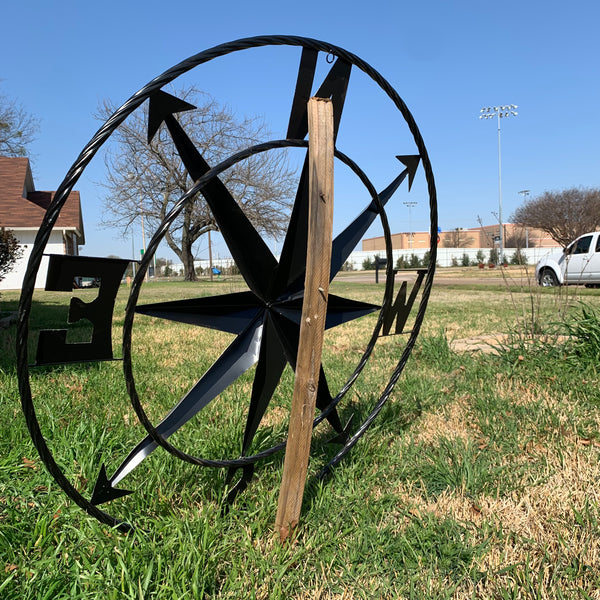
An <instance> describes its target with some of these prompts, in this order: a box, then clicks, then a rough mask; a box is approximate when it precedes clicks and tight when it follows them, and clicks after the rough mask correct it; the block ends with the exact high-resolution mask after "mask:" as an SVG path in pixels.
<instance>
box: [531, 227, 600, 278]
mask: <svg viewBox="0 0 600 600" xmlns="http://www.w3.org/2000/svg"><path fill="white" fill-rule="evenodd" d="M535 278H536V280H537V281H538V282H539V284H540V285H542V286H544V287H552V286H555V285H585V286H586V287H600V231H594V232H592V233H584V234H583V235H580V236H579V237H578V238H577V239H576V240H575V241H573V242H571V243H570V244H569V245H568V246H567V247H566V248H565V249H564V250H556V251H554V252H550V253H549V254H546V256H544V257H543V258H542V259H541V260H540V262H538V264H537V265H536V267H535Z"/></svg>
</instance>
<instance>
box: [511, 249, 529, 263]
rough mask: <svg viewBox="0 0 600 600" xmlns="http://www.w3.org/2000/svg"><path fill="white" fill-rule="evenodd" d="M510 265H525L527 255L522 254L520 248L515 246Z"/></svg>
mask: <svg viewBox="0 0 600 600" xmlns="http://www.w3.org/2000/svg"><path fill="white" fill-rule="evenodd" d="M510 264H511V265H526V264H527V256H525V254H523V253H522V252H521V250H520V248H517V249H516V251H515V253H514V254H513V255H512V256H511V258H510Z"/></svg>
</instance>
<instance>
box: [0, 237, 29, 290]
mask: <svg viewBox="0 0 600 600" xmlns="http://www.w3.org/2000/svg"><path fill="white" fill-rule="evenodd" d="M21 256H23V248H22V247H21V246H19V240H17V238H16V237H15V236H14V235H13V232H12V231H10V229H4V227H2V228H0V281H2V280H3V279H4V278H5V277H6V275H8V274H9V273H10V272H11V271H12V269H13V267H14V266H15V263H16V262H17V261H18V260H19V259H20V258H21Z"/></svg>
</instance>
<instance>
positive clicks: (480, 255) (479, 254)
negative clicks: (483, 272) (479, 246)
mask: <svg viewBox="0 0 600 600" xmlns="http://www.w3.org/2000/svg"><path fill="white" fill-rule="evenodd" d="M475 257H476V258H477V264H482V263H484V262H485V254H484V253H483V250H477V254H476V255H475Z"/></svg>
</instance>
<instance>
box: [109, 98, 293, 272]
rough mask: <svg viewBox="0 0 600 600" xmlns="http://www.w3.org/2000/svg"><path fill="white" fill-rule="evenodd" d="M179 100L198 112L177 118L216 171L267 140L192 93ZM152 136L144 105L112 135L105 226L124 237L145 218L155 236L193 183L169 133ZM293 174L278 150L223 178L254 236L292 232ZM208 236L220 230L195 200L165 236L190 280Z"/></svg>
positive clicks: (263, 132)
mask: <svg viewBox="0 0 600 600" xmlns="http://www.w3.org/2000/svg"><path fill="white" fill-rule="evenodd" d="M174 95H176V96H177V97H178V98H181V99H182V100H185V101H186V102H188V103H190V104H193V105H195V106H196V107H197V108H196V109H195V110H188V111H185V112H180V113H178V114H177V115H176V118H177V120H178V121H179V124H180V125H181V127H182V128H183V129H184V131H185V132H186V134H187V136H188V137H189V138H190V140H191V141H192V142H193V144H194V145H195V146H196V148H197V149H198V151H199V152H200V154H201V155H202V156H203V158H204V159H205V161H206V162H207V163H208V164H209V165H211V166H214V165H216V164H218V163H219V162H221V161H222V160H223V159H224V158H226V157H228V156H230V155H231V154H233V153H235V152H237V151H239V150H241V149H242V148H246V147H248V146H252V145H254V144H257V143H258V142H262V141H266V140H268V139H269V137H270V136H269V132H268V129H267V127H266V125H265V123H264V122H263V121H262V120H261V119H259V118H246V119H243V120H238V119H236V118H235V116H234V115H233V114H232V112H231V111H230V110H229V109H227V108H225V107H223V106H220V105H219V104H217V103H216V102H215V101H214V100H213V99H211V98H210V97H209V96H208V95H206V94H204V93H203V92H201V91H199V90H198V89H196V88H194V87H187V88H184V89H180V90H177V91H176V92H174ZM114 110H115V108H114V107H113V106H112V105H111V104H110V103H108V102H104V103H103V104H102V105H101V107H100V109H99V114H98V116H99V118H102V119H106V118H108V117H109V116H110V115H111V114H112V113H113V112H114ZM147 134H148V107H147V105H146V106H144V108H143V109H141V110H138V111H136V112H134V113H133V114H132V115H130V116H129V118H128V119H127V120H126V121H125V122H124V123H123V124H122V125H121V126H120V127H119V129H118V130H117V131H116V132H115V134H114V135H113V138H114V139H115V142H114V143H112V145H111V146H110V147H109V149H108V151H107V154H106V157H105V162H106V167H107V180H106V182H105V183H104V184H103V185H104V186H105V188H106V190H107V194H106V197H105V198H104V206H105V214H104V219H103V223H104V225H106V226H117V227H119V228H120V229H122V230H123V231H125V232H127V230H128V229H129V228H130V227H131V226H132V224H133V222H134V221H135V220H136V219H137V218H139V217H140V215H141V214H143V217H144V222H145V225H146V227H147V229H148V231H149V232H150V233H153V232H154V231H155V230H156V229H157V228H158V227H159V225H160V224H161V223H162V221H163V220H164V218H165V216H166V215H167V214H168V212H169V210H170V209H171V208H172V207H173V205H174V204H175V203H176V202H177V200H179V198H180V197H181V196H182V195H183V194H184V193H185V192H186V191H187V190H188V189H189V188H190V187H191V185H192V183H193V182H192V181H191V178H190V177H189V175H188V173H187V171H186V169H185V167H184V166H183V163H182V162H181V159H180V157H179V155H178V152H177V150H176V148H175V145H174V144H173V142H172V140H171V137H170V135H169V132H168V131H167V130H166V128H165V127H162V128H161V129H160V130H159V131H158V133H157V134H156V135H155V136H154V138H153V139H152V142H151V143H148V142H147V137H148V136H147ZM294 174H295V172H294V171H293V170H292V169H291V168H290V167H289V166H288V162H287V157H286V153H285V151H281V150H279V151H271V152H265V153H261V154H256V155H254V156H252V157H250V158H248V159H245V160H243V161H240V162H239V163H237V164H236V165H233V166H232V167H230V168H229V169H227V170H226V171H224V172H223V173H222V174H221V175H220V176H219V178H220V179H221V181H222V183H223V184H224V185H225V186H226V187H227V189H228V190H229V193H230V194H231V195H232V197H233V198H234V199H235V200H236V201H237V202H238V204H239V205H240V206H241V207H242V208H243V210H244V212H245V213H246V215H247V216H248V218H249V219H250V221H251V222H252V223H253V225H254V227H255V228H256V229H257V231H259V232H261V233H265V234H267V235H270V236H272V237H278V236H279V235H280V234H281V233H283V232H284V231H285V227H286V225H287V221H288V216H289V210H290V207H291V204H292V199H293V193H294V191H295V185H294V184H295V177H294ZM211 230H212V231H217V230H218V227H217V224H216V222H215V219H214V217H213V215H212V213H211V211H210V209H209V207H208V205H207V203H206V201H205V200H204V199H203V197H202V195H198V196H197V197H196V198H194V199H193V201H192V202H190V203H188V204H187V205H186V207H185V209H184V210H183V211H182V213H181V214H180V215H179V217H178V219H177V220H176V221H175V222H174V223H173V225H172V226H171V227H170V229H169V230H168V231H167V233H166V235H165V239H166V241H167V243H168V245H169V247H170V248H171V249H172V250H173V252H175V254H176V255H177V256H178V257H179V259H180V260H181V262H182V263H183V266H184V271H185V278H186V280H189V281H193V280H195V279H196V273H195V271H194V253H193V245H194V243H195V242H196V241H197V240H198V239H199V238H200V237H201V236H202V235H204V234H205V233H207V232H208V231H211Z"/></svg>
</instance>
